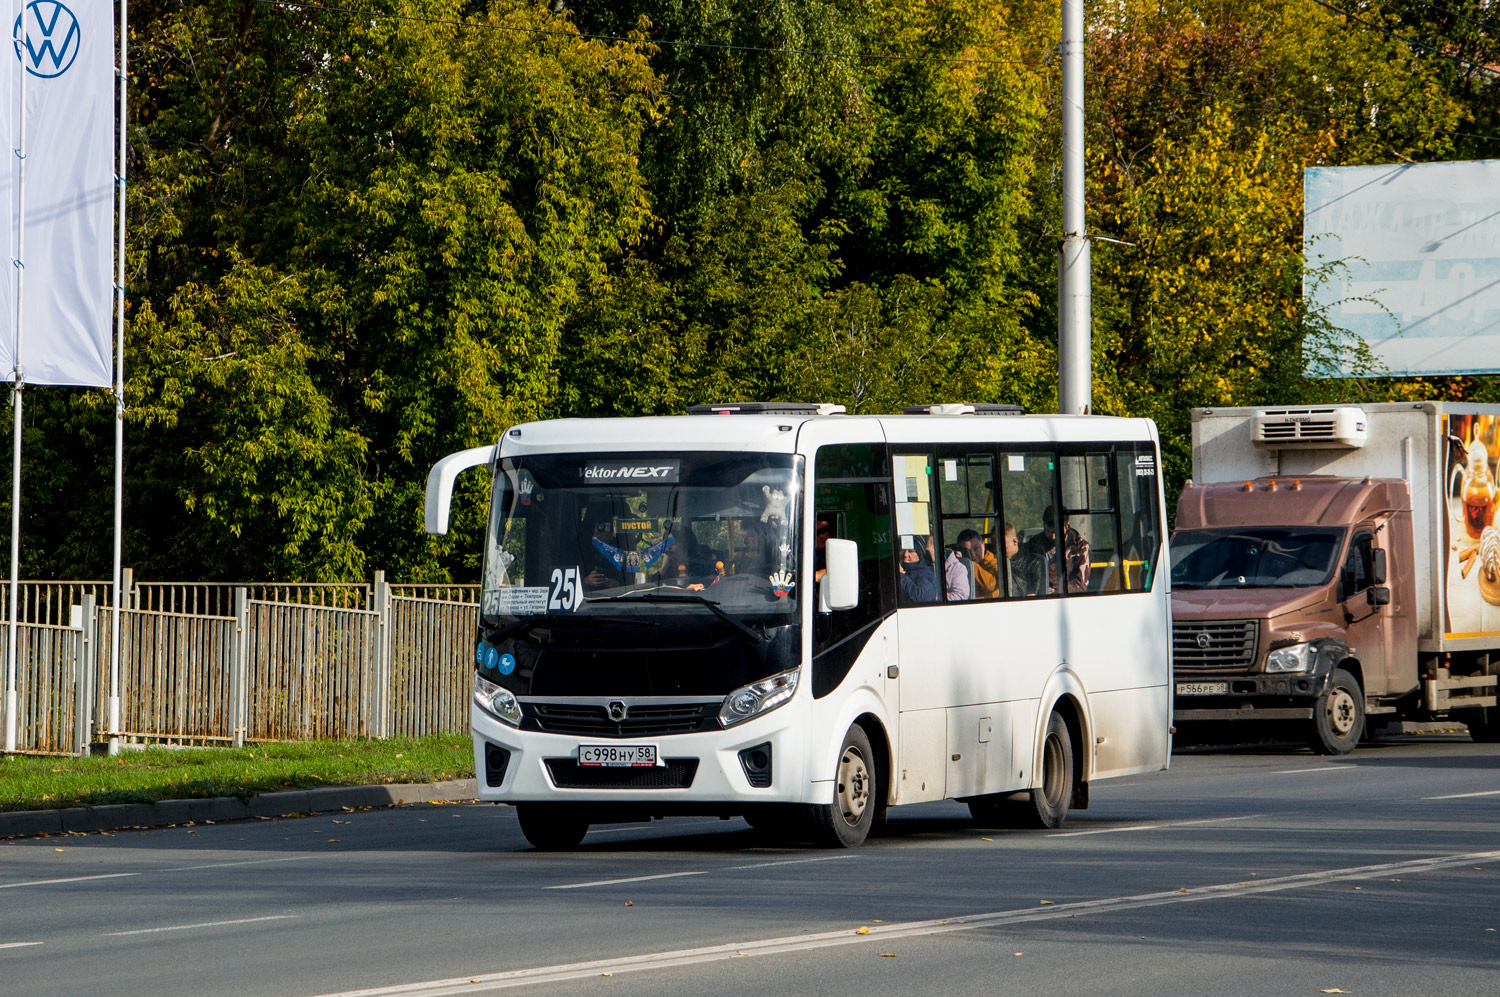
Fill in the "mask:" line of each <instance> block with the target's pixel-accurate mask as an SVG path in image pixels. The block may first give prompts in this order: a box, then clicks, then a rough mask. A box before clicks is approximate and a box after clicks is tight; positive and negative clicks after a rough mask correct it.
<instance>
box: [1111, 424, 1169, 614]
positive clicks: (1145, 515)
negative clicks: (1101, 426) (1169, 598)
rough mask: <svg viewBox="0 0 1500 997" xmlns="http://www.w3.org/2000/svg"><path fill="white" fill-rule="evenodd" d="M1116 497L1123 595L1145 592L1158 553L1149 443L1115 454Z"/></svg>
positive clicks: (1153, 458) (1153, 471) (1154, 471)
mask: <svg viewBox="0 0 1500 997" xmlns="http://www.w3.org/2000/svg"><path fill="white" fill-rule="evenodd" d="M1115 481H1116V484H1117V486H1118V487H1117V491H1118V493H1119V497H1120V537H1121V568H1122V572H1123V575H1124V581H1125V590H1126V591H1127V592H1149V591H1150V590H1151V584H1152V580H1153V578H1154V577H1155V574H1156V567H1157V564H1156V562H1157V560H1158V554H1159V553H1160V551H1161V520H1160V517H1159V516H1158V512H1157V504H1156V491H1157V457H1156V448H1155V447H1154V446H1153V445H1152V444H1150V443H1137V444H1135V446H1134V447H1129V446H1121V447H1118V448H1116V451H1115Z"/></svg>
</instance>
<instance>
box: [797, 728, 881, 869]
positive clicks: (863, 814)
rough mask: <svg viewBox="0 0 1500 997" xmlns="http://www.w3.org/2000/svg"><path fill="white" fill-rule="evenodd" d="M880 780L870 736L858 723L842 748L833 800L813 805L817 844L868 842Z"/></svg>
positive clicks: (835, 845) (841, 845)
mask: <svg viewBox="0 0 1500 997" xmlns="http://www.w3.org/2000/svg"><path fill="white" fill-rule="evenodd" d="M879 781H880V780H879V778H878V776H877V775H876V768H875V753H874V751H873V750H872V749H871V747H870V738H869V736H868V735H867V734H865V731H864V728H863V727H861V726H859V725H858V724H855V725H854V726H852V727H850V728H849V732H848V733H847V734H845V735H844V743H843V746H842V747H840V748H839V758H838V765H837V767H836V768H835V770H834V782H833V802H832V803H828V804H822V805H818V806H813V807H810V808H809V813H808V817H809V822H808V823H809V829H810V830H811V832H812V834H811V837H812V840H813V844H815V845H819V846H822V847H824V848H858V847H859V846H860V845H862V844H864V840H865V839H866V838H867V837H869V836H870V827H871V826H872V825H873V824H874V823H875V812H876V811H877V810H878V809H879V804H878V802H877V801H878V800H879V799H880V793H881V787H880V785H879Z"/></svg>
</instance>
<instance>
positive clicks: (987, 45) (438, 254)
mask: <svg viewBox="0 0 1500 997" xmlns="http://www.w3.org/2000/svg"><path fill="white" fill-rule="evenodd" d="M1335 6H1338V5H1337V4H1335ZM372 10H373V13H371V14H368V15H354V14H350V13H347V12H340V11H336V10H323V9H316V8H298V7H277V6H270V5H264V4H253V3H231V2H229V0H140V2H138V3H137V4H134V5H133V6H132V54H131V62H130V65H131V73H132V80H131V125H130V131H129V156H130V172H131V185H130V188H129V197H130V214H129V222H130V225H129V229H130V231H129V238H130V250H129V257H128V262H129V267H128V278H127V279H128V284H129V302H130V304H129V313H128V325H129V334H128V347H129V349H128V351H127V364H128V371H129V386H128V404H129V425H128V432H127V443H128V456H127V471H126V502H127V507H126V512H125V523H126V528H127V535H126V552H125V559H126V563H127V564H131V565H133V566H134V567H136V569H137V573H138V576H140V577H149V578H165V577H178V578H226V579H227V578H232V579H243V580H254V579H257V578H261V579H264V578H270V577H279V578H284V579H320V580H347V579H354V578H360V577H366V576H367V575H368V573H369V572H370V571H371V570H372V569H374V568H384V569H386V570H387V572H388V573H389V575H390V576H391V577H392V578H393V579H397V580H408V579H409V580H423V581H438V580H444V579H449V578H460V579H471V578H473V577H475V576H476V575H477V570H478V566H477V563H476V559H477V556H478V550H479V548H480V545H479V543H478V542H477V534H478V531H479V530H480V528H481V523H482V518H483V498H484V491H485V483H484V482H482V481H481V480H479V476H478V475H469V476H467V477H466V478H464V479H461V492H460V495H459V496H457V498H456V500H455V503H454V510H455V517H454V524H453V532H452V533H451V534H450V535H449V536H448V537H445V538H432V537H428V536H426V535H425V534H423V533H422V532H421V503H422V491H423V483H424V478H425V474H426V471H427V469H428V467H429V466H430V465H431V463H432V462H433V461H434V460H435V459H436V458H438V457H440V456H442V455H443V454H446V453H449V452H452V451H454V450H458V449H462V448H466V447H470V446H476V445H480V444H483V443H488V442H491V441H493V440H495V439H496V438H497V437H498V435H499V434H500V432H501V431H502V430H503V428H504V427H506V426H508V425H510V424H512V423H515V422H518V421H523V420H528V419H537V418H546V417H553V416H566V415H610V416H613V415H633V414H644V413H673V412H680V411H682V410H683V408H684V407H686V406H687V405H689V404H693V403H696V402H703V401H722V400H733V399H736V398H798V399H812V400H819V401H829V402H838V403H842V404H844V405H846V406H848V407H849V409H850V410H851V411H860V412H878V411H892V410H897V409H899V408H900V407H901V406H903V405H907V404H914V403H921V402H935V401H956V400H972V401H1001V402H1018V403H1021V404H1023V405H1026V406H1027V407H1028V408H1030V409H1032V410H1034V411H1046V410H1049V409H1051V408H1052V407H1053V405H1054V404H1055V399H1056V334H1055V325H1056V317H1055V308H1056V305H1055V302H1056V293H1057V286H1056V279H1057V278H1056V259H1057V244H1058V239H1059V236H1060V232H1059V224H1058V220H1059V216H1060V209H1059V203H1060V172H1059V166H1060V158H1061V156H1060V135H1059V126H1058V113H1057V112H1058V107H1059V101H1060V92H1059V80H1058V76H1057V73H1056V53H1055V42H1056V39H1057V36H1058V9H1057V6H1056V4H1055V3H1038V2H1035V0H1002V2H1000V3H993V2H986V0H949V2H945V3H941V4H934V3H930V2H926V0H889V2H885V3H880V4H869V3H863V2H860V0H766V2H764V3H760V4H757V5H755V6H752V7H746V6H744V5H739V4H733V3H730V2H728V0H691V2H689V0H626V2H611V3H604V2H602V0H575V2H570V3H569V4H567V5H561V4H553V3H544V2H541V0H490V2H489V3H488V4H475V3H468V4H463V5H456V4H452V3H445V2H443V0H378V2H377V4H376V6H375V7H374V8H372ZM1486 10H1487V9H1486V8H1484V7H1483V5H1482V4H1480V3H1479V0H1455V3H1453V4H1444V5H1443V7H1442V8H1437V7H1433V6H1432V5H1431V4H1424V3H1419V2H1417V0H1380V5H1377V6H1370V5H1365V6H1363V7H1361V8H1359V10H1358V11H1355V10H1353V8H1350V12H1351V14H1354V15H1356V16H1357V17H1358V18H1359V21H1353V20H1350V19H1349V18H1345V17H1343V16H1340V15H1338V14H1336V13H1334V12H1332V11H1330V10H1328V9H1327V8H1326V7H1324V6H1321V5H1318V4H1314V3H1312V2H1311V0H1255V2H1253V3H1252V2H1250V0H1218V2H1215V3H1213V4H1203V3H1201V2H1199V0H1164V2H1159V0H1150V2H1146V0H1122V2H1119V3H1115V4H1110V5H1108V6H1104V7H1099V6H1095V7H1092V8H1090V15H1089V16H1090V23H1089V42H1088V45H1089V47H1088V53H1089V75H1088V77H1087V80H1088V96H1087V100H1088V103H1087V107H1086V110H1087V120H1088V123H1089V125H1088V127H1089V134H1088V141H1087V149H1088V154H1089V190H1088V204H1089V219H1088V227H1089V231H1090V232H1091V233H1095V234H1098V235H1102V236H1106V237H1109V238H1110V239H1114V240H1118V241H1114V242H1108V241H1103V240H1096V241H1095V242H1094V243H1093V261H1094V271H1093V289H1094V299H1093V309H1094V360H1095V363H1094V369H1095V379H1094V384H1095V408H1096V410H1098V411H1101V412H1106V413H1119V414H1135V415H1147V416H1151V417H1153V418H1155V419H1157V420H1158V422H1159V423H1160V425H1161V427H1162V432H1163V438H1164V440H1165V442H1166V447H1167V463H1168V469H1169V472H1170V482H1169V485H1170V484H1171V483H1175V482H1176V480H1178V479H1179V478H1180V477H1181V476H1182V474H1183V473H1184V471H1185V467H1186V463H1187V457H1188V447H1187V439H1188V416H1189V410H1190V409H1191V408H1192V407H1193V406H1195V405H1225V404H1255V403H1261V402H1268V403H1269V402H1277V403H1287V402H1298V401H1331V400H1337V399H1341V398H1353V399H1361V400H1380V399H1384V398H1396V397H1400V398H1409V397H1416V396H1419V395H1424V396H1428V397H1439V398H1455V399H1456V398H1470V399H1474V400H1480V399H1487V398H1493V397H1495V391H1496V390H1497V389H1496V388H1495V387H1494V385H1493V384H1492V383H1489V382H1485V381H1481V380H1477V379H1471V378H1455V379H1439V380H1427V381H1420V380H1415V381H1404V382H1394V381H1391V380H1388V379H1382V378H1380V377H1379V376H1378V375H1379V373H1380V372H1379V370H1378V369H1375V367H1374V366H1373V365H1371V364H1366V369H1365V373H1366V375H1367V376H1363V377H1361V378H1357V379H1348V380H1340V381H1316V380H1309V379H1307V378H1306V377H1304V375H1303V372H1304V370H1305V369H1306V368H1307V366H1308V364H1309V363H1315V362H1317V361H1318V360H1319V358H1329V357H1334V356H1337V357H1339V358H1341V359H1347V351H1348V350H1349V349H1350V347H1349V345H1348V344H1347V343H1345V342H1344V341H1343V340H1342V338H1341V336H1340V334H1339V333H1338V331H1337V330H1335V329H1331V328H1329V327H1328V325H1327V323H1326V321H1325V320H1324V319H1323V317H1322V316H1320V315H1318V314H1315V313H1310V312H1308V311H1307V309H1306V308H1305V306H1304V305H1303V299H1302V283H1303V282H1304V280H1305V279H1308V278H1307V277H1306V276H1305V275H1304V273H1303V259H1302V245H1301V228H1300V222H1301V210H1300V209H1301V176H1302V170H1303V168H1304V167H1306V166H1309V165H1330V164H1351V165H1352V164H1364V163H1376V162H1389V161H1392V160H1414V161H1433V160H1440V159H1447V158H1462V157H1474V158H1479V157H1492V156H1493V155H1495V154H1496V153H1495V148H1496V145H1495V143H1494V141H1492V139H1493V137H1494V136H1495V134H1496V132H1495V128H1496V125H1497V124H1500V120H1497V114H1500V112H1497V110H1496V109H1497V108H1500V101H1497V100H1496V99H1495V98H1496V96H1497V91H1496V81H1495V79H1494V77H1493V76H1492V75H1487V74H1485V73H1483V72H1480V71H1478V70H1476V69H1475V68H1474V67H1475V66H1476V65H1479V64H1483V63H1491V64H1492V63H1494V61H1495V50H1494V35H1493V32H1492V31H1489V30H1488V29H1485V28H1484V27H1483V25H1482V24H1480V23H1477V22H1483V21H1485V19H1486ZM652 39H655V40H657V41H653V40H652ZM1403 39H1426V40H1427V41H1430V42H1432V43H1433V45H1432V46H1429V48H1433V47H1435V48H1436V49H1437V51H1436V52H1434V51H1430V50H1428V49H1424V48H1422V47H1421V46H1413V45H1411V44H1408V42H1407V41H1406V40H1403ZM1486 137H1488V139H1490V140H1487V138H1486ZM1331 276H1332V275H1331V274H1325V275H1321V276H1317V275H1315V276H1314V278H1313V279H1329V278H1330V277H1331ZM26 413H27V418H26V434H27V435H26V446H27V453H28V455H29V457H28V463H27V466H26V469H25V474H26V478H25V481H26V496H27V497H26V499H25V502H26V504H25V506H23V514H24V518H23V537H25V539H26V544H27V545H26V547H25V549H24V551H23V554H24V565H25V568H24V570H25V571H26V573H27V574H32V575H43V576H45V575H51V576H54V577H55V576H66V575H75V576H77V575H92V576H95V577H98V576H100V575H103V574H105V573H106V572H107V570H108V550H109V545H108V536H109V530H110V522H111V509H110V498H111V496H110V456H111V454H110V449H111V444H112V438H113V426H112V425H111V418H112V415H113V402H112V400H111V399H110V398H109V397H108V396H107V395H105V394H103V393H100V392H83V391H66V390H42V391H29V392H28V393H27V399H26ZM4 414H8V412H7V413H4ZM0 507H3V500H0Z"/></svg>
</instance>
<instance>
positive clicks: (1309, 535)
mask: <svg viewBox="0 0 1500 997" xmlns="http://www.w3.org/2000/svg"><path fill="white" fill-rule="evenodd" d="M1412 549H1413V548H1412V528H1411V492H1410V488H1409V486H1408V484H1407V482H1406V481H1404V480H1402V479H1379V478H1343V477H1335V476H1331V475H1309V476H1305V477H1300V478H1291V479H1283V478H1277V477H1269V476H1268V477H1260V478H1255V479H1252V480H1249V481H1243V482H1232V483H1231V482H1223V483H1216V484H1210V485H1193V484H1192V483H1191V482H1189V484H1188V487H1186V488H1185V489H1184V490H1183V493H1182V497H1181V499H1180V500H1179V502H1178V508H1177V521H1176V529H1175V532H1174V534H1173V537H1172V616H1173V624H1172V645H1173V647H1172V650H1173V658H1174V662H1175V682H1176V707H1177V708H1176V711H1175V716H1176V718H1177V720H1178V721H1179V722H1181V723H1192V722H1194V721H1221V720H1266V721H1271V720H1274V721H1300V722H1302V724H1303V729H1304V731H1305V733H1306V736H1307V739H1308V741H1309V743H1310V744H1311V745H1312V747H1313V748H1314V749H1315V750H1318V751H1320V752H1324V753H1328V754H1342V753H1344V752H1347V751H1350V750H1352V749H1353V748H1354V747H1355V745H1357V744H1358V743H1359V740H1360V737H1361V736H1362V734H1363V733H1364V727H1365V719H1366V716H1367V714H1369V713H1383V712H1395V710H1396V704H1397V703H1399V702H1400V701H1401V700H1402V699H1403V698H1405V697H1409V696H1411V695H1412V694H1414V693H1415V692H1416V691H1417V682H1416V674H1415V671H1414V670H1413V669H1412V668H1411V666H1410V664H1409V662H1411V661H1412V660H1414V659H1415V657H1416V643H1417V635H1416V627H1415V623H1414V620H1413V614H1412V613H1411V612H1410V607H1411V606H1412V605H1413V603H1414V602H1415V599H1416V593H1415V590H1414V585H1413V573H1412V571H1411V562H1412Z"/></svg>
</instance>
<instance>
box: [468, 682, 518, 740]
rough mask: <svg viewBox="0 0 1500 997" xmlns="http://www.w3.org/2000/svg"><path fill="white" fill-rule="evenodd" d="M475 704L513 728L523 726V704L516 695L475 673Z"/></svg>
mask: <svg viewBox="0 0 1500 997" xmlns="http://www.w3.org/2000/svg"><path fill="white" fill-rule="evenodd" d="M474 702H476V703H478V704H479V708H480V709H482V710H484V711H485V712H486V713H492V714H494V715H495V716H496V717H498V718H499V719H501V720H503V721H505V722H506V723H508V724H510V725H511V726H512V727H519V726H521V704H520V703H519V702H518V701H517V700H516V697H515V694H514V693H512V692H511V691H510V690H509V689H507V688H505V687H504V686H499V685H496V684H495V683H493V682H491V681H490V680H489V679H487V678H485V677H484V676H483V675H480V674H479V673H478V672H475V673H474Z"/></svg>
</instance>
